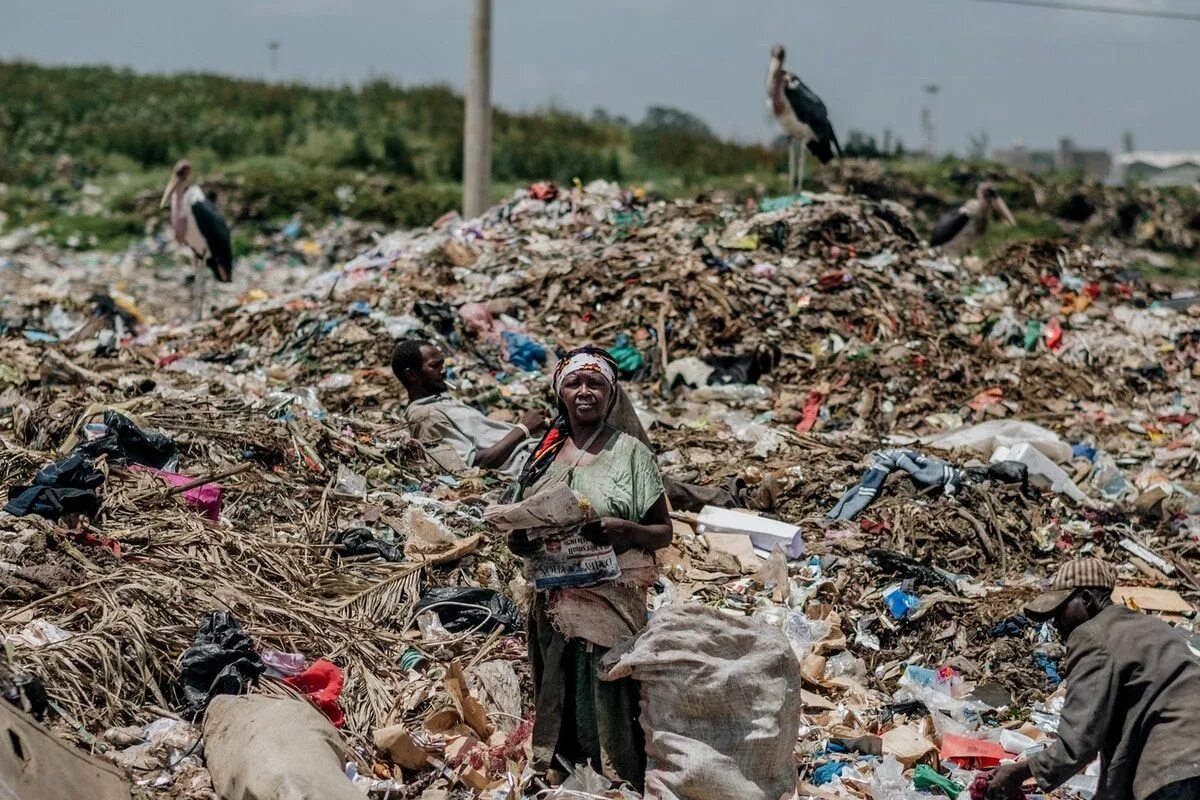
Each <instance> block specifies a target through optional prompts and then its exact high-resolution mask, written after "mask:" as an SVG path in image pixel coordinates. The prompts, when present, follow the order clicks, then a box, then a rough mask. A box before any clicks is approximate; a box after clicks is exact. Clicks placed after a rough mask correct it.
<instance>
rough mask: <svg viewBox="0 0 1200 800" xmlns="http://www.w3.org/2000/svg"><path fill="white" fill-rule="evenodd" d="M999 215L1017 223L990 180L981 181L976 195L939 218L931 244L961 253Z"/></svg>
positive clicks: (1014, 223) (976, 239) (1013, 223)
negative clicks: (986, 181) (988, 181)
mask: <svg viewBox="0 0 1200 800" xmlns="http://www.w3.org/2000/svg"><path fill="white" fill-rule="evenodd" d="M992 214H996V215H997V216H999V217H1000V218H1001V219H1003V220H1004V221H1005V222H1007V223H1008V224H1009V225H1016V224H1017V221H1016V220H1015V219H1013V215H1012V212H1011V211H1009V210H1008V205H1007V204H1006V203H1005V202H1004V198H1003V197H1001V196H1000V195H999V194H997V193H996V189H995V187H993V186H992V185H991V184H990V183H981V184H979V189H978V191H976V193H975V197H974V198H972V199H970V200H968V201H967V202H965V203H963V204H962V205H961V206H959V208H958V210H957V211H951V212H950V213H948V214H945V215H944V216H943V217H942V218H941V219H939V220H938V222H937V225H935V226H934V228H933V235H932V236H930V237H929V244H931V245H932V246H934V247H938V248H941V249H942V250H944V251H946V252H948V253H958V254H962V253H965V252H967V251H968V250H970V249H971V245H973V244H975V242H976V241H978V240H979V237H980V236H983V234H984V233H986V232H987V229H988V222H989V220H990V219H991V217H992Z"/></svg>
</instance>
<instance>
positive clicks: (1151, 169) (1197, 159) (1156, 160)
mask: <svg viewBox="0 0 1200 800" xmlns="http://www.w3.org/2000/svg"><path fill="white" fill-rule="evenodd" d="M1131 180H1132V181H1140V182H1142V183H1148V184H1151V185H1152V186H1200V152H1197V153H1151V152H1146V151H1142V152H1133V153H1122V154H1121V155H1119V156H1117V161H1116V169H1115V170H1113V181H1114V182H1116V183H1125V182H1126V181H1131Z"/></svg>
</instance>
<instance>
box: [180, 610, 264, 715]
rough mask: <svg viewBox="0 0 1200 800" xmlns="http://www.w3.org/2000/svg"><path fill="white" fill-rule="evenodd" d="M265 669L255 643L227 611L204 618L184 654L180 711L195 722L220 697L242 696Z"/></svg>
mask: <svg viewBox="0 0 1200 800" xmlns="http://www.w3.org/2000/svg"><path fill="white" fill-rule="evenodd" d="M265 670H266V667H265V666H264V665H263V663H262V659H261V658H260V657H259V655H258V653H257V652H255V650H254V643H253V642H252V641H251V640H250V637H249V636H248V635H247V634H246V632H245V631H243V630H242V626H241V625H240V624H238V621H237V620H236V619H234V618H233V615H232V614H230V613H229V612H228V611H210V612H209V613H207V614H205V615H204V619H203V620H201V622H200V627H199V629H198V630H197V631H196V638H195V639H194V640H193V642H192V646H191V647H189V648H188V649H187V651H186V652H185V653H184V654H183V659H182V661H181V664H180V672H179V682H180V683H181V684H182V685H183V711H184V712H185V714H186V715H188V716H190V717H191V718H193V719H195V718H197V717H199V716H200V715H201V714H203V713H204V709H205V708H207V707H208V703H209V701H210V700H212V699H213V697H215V696H217V695H219V694H241V693H242V692H243V691H245V689H246V686H247V685H249V684H250V683H252V682H254V681H256V680H257V679H258V677H259V676H260V675H262V674H263V672H264V671H265Z"/></svg>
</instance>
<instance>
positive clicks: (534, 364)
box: [500, 331, 549, 372]
mask: <svg viewBox="0 0 1200 800" xmlns="http://www.w3.org/2000/svg"><path fill="white" fill-rule="evenodd" d="M500 338H501V339H503V340H504V347H505V350H506V351H507V353H508V361H509V363H511V364H512V365H513V366H514V367H517V368H518V369H523V370H526V371H527V372H531V371H533V370H536V369H539V368H540V367H544V366H545V365H546V361H547V360H548V359H549V355H548V354H547V353H546V348H544V347H542V346H541V345H540V344H538V343H537V342H535V341H534V340H533V339H530V338H529V336H527V335H526V334H524V333H518V332H516V331H504V332H503V333H501V334H500Z"/></svg>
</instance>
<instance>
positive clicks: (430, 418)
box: [392, 340, 546, 478]
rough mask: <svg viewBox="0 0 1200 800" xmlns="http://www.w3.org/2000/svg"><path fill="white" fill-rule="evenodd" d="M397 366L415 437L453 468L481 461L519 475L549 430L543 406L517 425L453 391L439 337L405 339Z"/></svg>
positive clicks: (395, 370)
mask: <svg viewBox="0 0 1200 800" xmlns="http://www.w3.org/2000/svg"><path fill="white" fill-rule="evenodd" d="M392 372H393V373H394V374H395V375H396V377H397V378H398V379H399V380H400V383H402V384H403V385H404V389H405V391H407V392H408V401H409V402H408V406H407V407H406V408H405V409H404V419H405V421H407V422H408V423H409V425H410V426H411V430H412V435H413V438H415V439H417V440H418V441H419V442H421V444H423V445H424V446H425V452H426V453H428V455H429V457H430V458H431V459H432V460H433V461H434V462H435V463H436V464H437V465H438V466H440V467H441V468H442V469H444V470H446V471H447V472H449V473H452V474H458V473H462V472H466V471H467V470H469V469H471V468H473V467H479V468H482V469H495V470H499V471H500V472H503V473H505V474H506V475H508V476H510V477H513V478H515V477H518V476H519V474H520V472H521V467H523V466H524V465H525V461H526V459H527V458H528V457H529V453H530V452H531V451H532V450H533V448H534V446H535V445H536V444H537V442H538V439H539V438H540V436H541V434H542V433H543V432H544V431H545V430H546V416H545V415H544V414H542V413H541V412H540V411H527V412H525V413H524V414H522V415H521V418H520V420H519V421H518V422H517V424H515V425H513V424H511V423H508V422H501V421H499V420H495V419H491V418H490V417H487V416H485V415H484V414H481V413H480V412H479V411H477V410H476V409H474V408H472V407H471V406H469V405H467V404H466V403H463V402H462V401H460V400H455V399H454V398H453V397H451V396H450V395H449V387H448V386H447V385H446V374H445V373H446V360H445V356H444V355H443V354H442V351H441V349H440V348H439V347H438V346H437V345H435V344H433V342H429V341H425V340H405V341H402V342H400V343H399V344H397V345H396V347H395V349H394V350H393V351H392Z"/></svg>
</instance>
